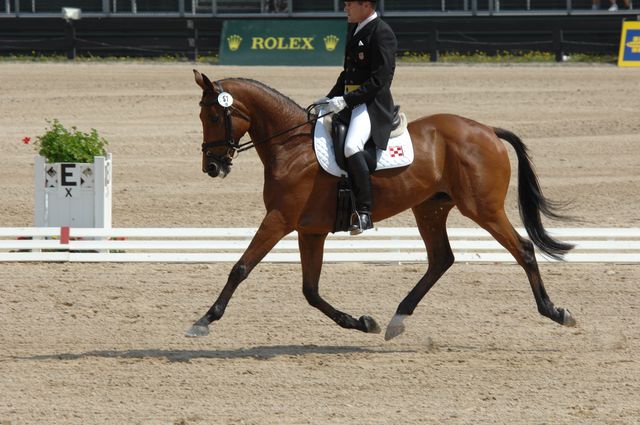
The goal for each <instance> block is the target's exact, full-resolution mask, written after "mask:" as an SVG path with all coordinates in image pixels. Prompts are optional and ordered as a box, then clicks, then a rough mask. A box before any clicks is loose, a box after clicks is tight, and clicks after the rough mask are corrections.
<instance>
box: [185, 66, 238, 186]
mask: <svg viewBox="0 0 640 425" xmlns="http://www.w3.org/2000/svg"><path fill="white" fill-rule="evenodd" d="M193 73H194V75H195V79H196V83H197V84H198V85H199V86H200V88H202V99H201V100H200V121H202V137H203V142H202V171H203V172H204V173H207V174H209V176H211V177H218V176H221V177H226V175H227V174H229V172H230V171H231V165H232V161H233V158H234V156H235V153H236V151H237V150H238V147H239V141H240V138H241V137H242V136H244V134H245V133H246V132H247V131H249V125H250V119H249V117H248V116H247V115H246V114H245V113H243V112H242V111H241V110H240V108H239V102H238V101H237V99H236V100H235V101H234V99H233V97H232V95H231V94H230V93H228V92H226V91H225V90H224V89H223V88H222V85H221V84H220V83H219V82H218V81H216V82H215V84H214V83H212V82H211V80H209V78H207V76H206V75H204V74H200V73H199V72H198V71H196V70H195V69H194V70H193Z"/></svg>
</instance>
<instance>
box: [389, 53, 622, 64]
mask: <svg viewBox="0 0 640 425" xmlns="http://www.w3.org/2000/svg"><path fill="white" fill-rule="evenodd" d="M398 61H399V62H405V63H428V62H429V54H428V53H416V52H402V53H401V54H399V55H398ZM555 61H556V58H555V54H554V53H551V52H536V51H521V52H519V51H514V52H506V51H500V52H496V53H495V54H488V53H485V52H480V51H477V52H473V53H460V52H441V53H440V56H439V58H438V62H440V63H460V64H482V63H510V64H511V63H514V64H515V63H555ZM615 61H616V56H614V55H605V54H602V55H599V54H587V53H570V54H569V55H568V56H565V58H564V60H563V62H574V63H615Z"/></svg>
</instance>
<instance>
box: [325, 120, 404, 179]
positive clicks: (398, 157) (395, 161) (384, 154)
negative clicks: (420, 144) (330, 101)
mask: <svg viewBox="0 0 640 425" xmlns="http://www.w3.org/2000/svg"><path fill="white" fill-rule="evenodd" d="M325 121H326V122H325ZM327 124H328V125H327ZM330 124H331V115H327V116H326V117H322V118H320V119H319V120H318V121H317V122H316V128H315V130H314V133H313V148H314V150H315V151H316V157H317V158H318V162H319V163H320V166H321V167H322V168H323V169H324V170H325V171H326V172H327V173H329V174H332V175H334V176H337V177H340V176H346V175H347V172H346V171H345V170H343V169H342V168H340V167H339V166H338V163H337V162H336V155H335V153H334V151H333V141H332V140H331V130H330V128H331V125H330ZM392 136H393V135H392ZM376 154H377V155H376V156H377V161H378V162H377V166H376V171H377V170H384V169H387V168H397V167H406V166H407V165H409V164H411V163H412V162H413V143H412V142H411V136H410V135H409V131H408V130H407V129H406V126H405V129H404V131H403V132H402V133H401V134H400V135H399V136H396V137H391V138H390V139H389V144H388V145H387V150H385V151H383V150H380V149H376Z"/></svg>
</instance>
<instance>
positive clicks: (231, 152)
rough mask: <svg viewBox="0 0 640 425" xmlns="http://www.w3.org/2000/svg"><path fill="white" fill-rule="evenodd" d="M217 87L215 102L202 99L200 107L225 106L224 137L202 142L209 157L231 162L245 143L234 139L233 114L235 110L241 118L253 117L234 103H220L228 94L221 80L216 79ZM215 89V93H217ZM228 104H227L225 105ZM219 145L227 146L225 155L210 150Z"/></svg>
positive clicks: (204, 151) (203, 150)
mask: <svg viewBox="0 0 640 425" xmlns="http://www.w3.org/2000/svg"><path fill="white" fill-rule="evenodd" d="M214 84H215V86H216V87H215V88H216V90H217V94H218V98H217V99H216V101H215V102H205V101H204V100H201V101H200V104H199V105H200V107H205V106H214V105H220V106H222V108H223V119H224V139H221V140H214V141H209V142H203V143H202V152H203V153H204V154H205V155H206V156H207V158H212V159H215V160H217V161H220V162H230V161H231V160H232V159H233V158H235V156H236V154H237V153H238V152H240V151H241V150H242V147H243V146H244V145H245V144H244V143H243V144H240V143H239V142H236V141H235V140H233V120H232V119H231V114H232V113H233V112H235V113H236V114H238V115H240V117H241V118H243V119H245V120H247V121H249V122H251V118H249V116H248V115H247V114H245V113H244V112H242V111H240V110H239V109H238V108H235V107H234V106H233V105H227V104H226V103H225V104H221V103H220V97H222V96H224V95H225V94H227V93H226V92H225V91H224V89H223V88H222V84H220V82H219V81H215V82H214ZM216 90H214V93H216ZM225 105H226V106H225ZM219 146H226V147H227V152H226V153H225V154H224V155H223V156H218V155H214V154H212V153H211V152H209V149H210V148H216V147H219Z"/></svg>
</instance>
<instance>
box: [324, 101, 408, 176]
mask: <svg viewBox="0 0 640 425" xmlns="http://www.w3.org/2000/svg"><path fill="white" fill-rule="evenodd" d="M350 120H351V111H349V110H347V109H343V110H342V111H340V112H339V113H337V114H334V115H333V118H332V119H331V138H332V140H333V152H334V154H335V157H336V163H337V164H338V166H339V167H340V168H342V169H343V170H346V169H347V159H346V158H345V157H344V141H345V139H346V137H347V131H348V130H349V121H350ZM401 123H402V119H401V116H400V105H396V106H395V107H394V108H393V121H392V124H391V131H392V132H393V131H394V130H396V129H397V128H398V127H399V126H400V124H401ZM364 151H365V157H366V159H367V165H368V166H369V173H373V172H374V171H376V162H377V161H376V146H375V145H374V144H373V139H371V138H370V139H369V140H368V141H367V143H365V145H364Z"/></svg>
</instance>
